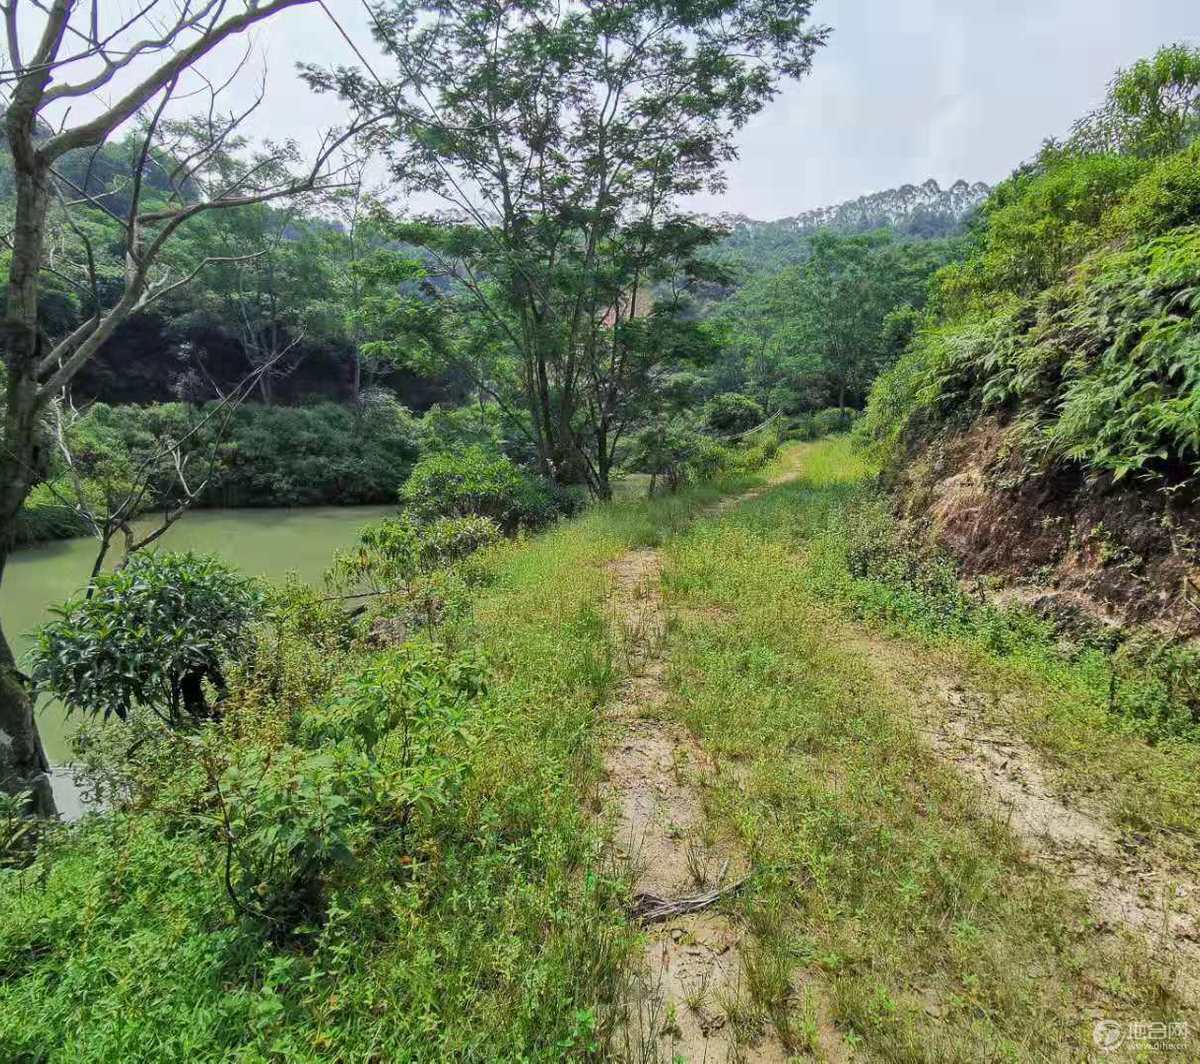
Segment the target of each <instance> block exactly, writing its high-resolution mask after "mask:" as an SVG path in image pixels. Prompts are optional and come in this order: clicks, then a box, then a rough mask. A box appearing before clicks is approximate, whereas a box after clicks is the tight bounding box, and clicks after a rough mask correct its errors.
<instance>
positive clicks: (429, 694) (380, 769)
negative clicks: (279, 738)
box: [206, 643, 483, 939]
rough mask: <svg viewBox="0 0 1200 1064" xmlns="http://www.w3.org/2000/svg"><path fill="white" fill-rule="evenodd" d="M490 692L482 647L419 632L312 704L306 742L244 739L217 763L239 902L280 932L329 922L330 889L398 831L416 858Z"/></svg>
mask: <svg viewBox="0 0 1200 1064" xmlns="http://www.w3.org/2000/svg"><path fill="white" fill-rule="evenodd" d="M482 693H483V673H482V670H481V668H480V666H479V664H478V663H477V662H476V661H475V660H474V659H472V658H469V657H464V656H453V655H450V654H448V653H447V652H446V651H445V650H444V649H443V648H442V647H440V646H437V645H435V644H430V643H408V644H405V645H404V646H402V647H401V648H399V649H398V650H395V651H393V652H390V653H387V654H381V655H377V656H375V657H374V658H372V659H371V660H370V661H369V662H368V663H367V664H366V665H365V666H363V667H362V668H361V669H360V671H358V672H357V673H355V674H354V675H352V676H351V677H350V678H349V679H346V680H344V681H343V682H342V683H341V684H340V685H339V686H338V688H337V690H336V691H335V692H334V694H333V695H332V696H331V697H330V699H329V700H328V702H327V704H326V705H325V706H324V707H323V708H320V709H316V710H313V711H312V712H311V713H310V714H308V715H307V716H306V717H305V718H304V720H303V722H302V724H301V727H300V732H299V742H298V743H296V744H287V745H284V746H281V747H273V748H259V747H252V748H249V749H244V750H242V751H240V752H239V753H238V754H237V755H236V756H235V757H234V759H233V760H232V762H231V763H230V764H229V765H228V766H226V767H225V768H224V770H223V771H218V768H217V766H218V765H219V761H218V760H217V759H216V758H215V757H213V756H212V753H211V752H210V754H209V755H208V757H207V758H206V764H207V765H208V766H209V770H210V775H211V794H210V801H211V802H212V804H213V805H214V806H215V807H216V809H217V811H218V822H219V827H220V836H221V840H222V842H223V845H224V850H225V886H226V891H227V893H228V895H229V897H230V899H231V901H232V902H233V904H234V906H235V908H236V909H237V910H238V912H239V913H241V914H242V915H243V916H246V917H249V918H251V919H252V920H254V921H255V922H257V923H260V924H261V925H262V926H263V927H264V928H265V929H266V930H267V931H268V932H269V933H270V934H271V935H272V936H273V937H275V938H279V939H287V938H291V937H294V936H296V935H298V934H304V933H311V932H313V931H315V930H316V929H317V928H319V927H320V926H321V924H323V923H324V920H325V912H326V905H327V901H328V897H329V892H330V890H331V889H332V888H333V887H334V886H335V885H336V884H337V883H338V882H339V881H340V878H341V877H343V876H344V875H346V874H347V873H348V872H350V871H351V870H352V869H353V868H354V866H355V864H356V863H357V862H358V861H359V860H360V859H361V858H362V856H363V854H364V851H365V850H367V849H368V848H369V847H373V846H378V845H380V844H382V842H383V840H384V839H386V840H387V843H386V844H387V845H388V846H389V848H390V849H391V851H392V853H393V856H394V859H395V860H396V862H397V864H399V863H400V862H402V861H411V859H412V857H413V853H414V842H415V832H416V831H417V830H418V828H419V827H424V828H425V829H427V830H429V829H431V828H432V825H433V819H434V817H435V816H436V815H437V814H438V813H440V812H441V811H443V810H446V809H448V808H449V807H450V805H451V804H452V803H453V802H454V801H455V799H456V797H457V795H458V793H459V791H460V789H461V787H462V785H463V783H464V781H465V779H466V776H467V771H468V759H467V756H466V753H467V749H468V746H469V743H470V735H469V733H468V730H467V725H468V723H469V720H470V716H471V711H472V707H473V705H474V703H475V701H476V700H477V699H478V698H479V697H480V696H481V695H482Z"/></svg>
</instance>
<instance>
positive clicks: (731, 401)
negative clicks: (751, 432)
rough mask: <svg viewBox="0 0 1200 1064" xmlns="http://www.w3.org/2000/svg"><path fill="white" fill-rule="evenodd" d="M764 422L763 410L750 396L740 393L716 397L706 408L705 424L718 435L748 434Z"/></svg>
mask: <svg viewBox="0 0 1200 1064" xmlns="http://www.w3.org/2000/svg"><path fill="white" fill-rule="evenodd" d="M762 420H763V408H762V407H761V406H760V405H759V404H758V403H757V402H756V401H755V400H753V399H751V398H750V396H748V395H742V394H741V393H739V392H726V393H725V394H723V395H714V396H713V397H712V398H711V399H710V400H709V401H708V402H707V403H706V404H705V407H704V423H705V425H707V427H708V428H709V429H710V430H711V431H713V432H717V433H722V434H726V435H728V434H732V433H736V432H746V431H747V430H748V429H752V428H754V426H755V425H758V424H761V423H762Z"/></svg>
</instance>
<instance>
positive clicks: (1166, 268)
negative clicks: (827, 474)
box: [866, 46, 1200, 495]
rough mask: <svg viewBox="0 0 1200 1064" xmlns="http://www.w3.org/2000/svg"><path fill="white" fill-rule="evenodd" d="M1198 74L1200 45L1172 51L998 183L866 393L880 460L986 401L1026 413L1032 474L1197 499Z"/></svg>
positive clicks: (983, 409)
mask: <svg viewBox="0 0 1200 1064" xmlns="http://www.w3.org/2000/svg"><path fill="white" fill-rule="evenodd" d="M1198 85H1200V53H1197V52H1196V50H1195V49H1189V48H1188V47H1186V46H1176V47H1172V48H1166V49H1163V50H1162V51H1161V52H1160V53H1159V54H1158V55H1157V56H1155V57H1154V58H1153V59H1151V60H1146V61H1143V62H1141V63H1138V64H1136V65H1135V66H1134V67H1133V68H1131V69H1130V70H1129V71H1126V72H1123V73H1122V74H1120V75H1119V76H1118V77H1117V79H1116V80H1115V81H1114V82H1113V84H1112V86H1111V88H1110V93H1109V97H1108V100H1107V101H1106V103H1105V105H1104V106H1103V107H1102V108H1101V109H1100V110H1098V111H1097V112H1095V113H1094V114H1092V115H1089V116H1086V117H1085V118H1084V119H1082V120H1081V121H1080V122H1079V123H1078V124H1077V126H1076V128H1075V130H1074V132H1073V134H1072V136H1071V137H1070V138H1069V139H1068V140H1067V141H1065V142H1063V143H1051V144H1049V145H1047V147H1046V148H1044V149H1043V151H1042V152H1041V154H1040V155H1039V157H1038V158H1037V159H1036V161H1035V162H1034V163H1033V164H1031V165H1029V166H1026V167H1023V168H1021V169H1019V170H1018V171H1017V172H1016V173H1015V174H1014V175H1013V176H1012V177H1011V178H1009V179H1008V180H1007V181H1005V182H1004V183H1003V184H1002V185H1000V186H999V187H998V188H997V189H996V190H995V191H994V192H993V194H992V195H991V196H990V197H989V199H988V200H987V202H986V203H985V204H984V205H983V207H982V209H981V215H980V220H979V222H978V224H977V225H976V226H975V229H974V232H973V250H972V252H971V254H970V255H969V256H968V258H967V259H966V260H965V261H964V262H962V263H958V264H954V265H951V266H949V267H946V268H945V269H943V270H942V271H941V272H940V273H939V274H938V275H937V276H936V278H935V280H934V284H933V292H932V298H931V300H930V304H929V309H928V310H927V312H926V313H925V315H924V318H923V320H922V322H921V324H920V326H919V328H918V330H917V333H916V336H915V338H914V341H913V342H912V344H911V346H910V348H909V350H908V351H907V353H906V354H905V355H904V356H903V357H902V358H901V359H900V360H899V362H898V363H897V364H896V366H895V367H894V368H892V369H891V370H889V371H888V372H886V373H884V374H883V375H882V376H881V377H880V378H879V380H878V382H877V383H876V385H875V387H874V389H873V392H872V398H871V402H870V406H869V409H868V412H867V418H866V430H867V434H868V436H869V437H870V438H871V439H872V441H873V442H874V444H875V447H876V453H877V455H878V456H879V457H880V458H881V459H882V460H883V461H884V463H885V464H887V463H889V462H892V463H897V462H901V461H903V460H904V458H905V456H906V455H907V453H908V451H909V450H910V449H911V448H912V447H913V446H914V444H916V443H917V442H919V441H921V440H927V439H929V438H930V437H931V436H933V435H934V434H936V433H937V432H938V431H939V430H941V429H943V428H946V427H950V428H953V427H955V426H958V427H961V426H963V425H967V424H970V423H971V422H972V421H974V420H975V419H977V418H979V417H980V416H981V415H983V414H985V413H992V414H998V415H1001V416H1003V417H1004V418H1005V419H1007V420H1008V421H1010V422H1011V423H1013V424H1014V425H1015V426H1016V428H1017V435H1016V437H1015V439H1014V443H1013V445H1012V446H1013V448H1014V449H1016V450H1019V451H1020V452H1021V453H1022V456H1023V458H1024V461H1025V463H1026V466H1027V468H1028V469H1029V470H1030V471H1041V470H1045V469H1047V468H1051V467H1060V468H1070V469H1075V470H1076V471H1077V472H1078V473H1079V474H1080V475H1082V476H1086V477H1091V478H1094V479H1098V480H1100V481H1101V482H1102V483H1105V484H1109V483H1114V482H1120V481H1122V480H1126V479H1129V480H1132V479H1135V478H1140V479H1141V480H1143V481H1144V482H1145V484H1146V486H1147V487H1150V488H1170V489H1171V490H1172V491H1173V492H1175V493H1179V492H1180V491H1182V492H1184V493H1185V494H1186V493H1191V494H1192V495H1194V492H1195V489H1196V480H1195V472H1196V468H1197V463H1198V461H1200V324H1198V323H1200V176H1198V175H1200V143H1198V142H1196V141H1195V140H1194V137H1195V136H1196V133H1197V130H1198V128H1200V127H1198V125H1197V123H1198V122H1200V118H1198V117H1197V112H1196V109H1195V105H1194V101H1195V93H1196V89H1197V86H1198ZM1167 101H1173V103H1172V104H1168V103H1167Z"/></svg>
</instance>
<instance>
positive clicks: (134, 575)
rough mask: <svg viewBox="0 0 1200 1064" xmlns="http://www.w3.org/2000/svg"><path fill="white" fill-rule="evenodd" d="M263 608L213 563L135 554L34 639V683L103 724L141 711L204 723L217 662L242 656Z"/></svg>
mask: <svg viewBox="0 0 1200 1064" xmlns="http://www.w3.org/2000/svg"><path fill="white" fill-rule="evenodd" d="M260 602H261V598H260V595H259V592H258V590H257V589H256V587H255V585H254V583H253V582H252V581H250V580H247V579H245V578H243V577H241V576H239V575H237V574H236V573H235V572H234V571H233V570H232V569H230V568H229V567H227V566H226V565H224V564H222V563H221V562H220V561H219V560H217V559H216V558H215V557H213V556H211V555H198V554H192V553H186V554H135V555H134V556H133V557H132V558H131V559H130V560H129V564H128V565H126V566H125V567H124V568H123V569H121V570H119V571H118V572H115V573H112V574H110V575H102V576H100V577H97V579H96V581H95V584H94V588H93V594H92V596H91V597H90V598H87V597H84V596H80V597H78V598H75V599H72V600H70V601H68V602H67V603H66V604H65V605H64V606H62V607H61V608H59V609H57V610H56V611H55V612H56V613H57V614H58V617H57V619H56V620H53V621H51V622H49V623H48V624H45V625H43V626H42V627H41V628H40V629H39V630H38V631H37V632H36V634H35V639H36V642H35V644H34V648H33V650H32V652H31V660H32V675H33V683H34V685H35V686H36V687H37V688H39V689H41V690H45V691H49V692H50V693H52V694H53V695H55V696H56V697H58V698H60V699H62V701H63V702H65V703H66V705H67V708H68V710H81V711H83V712H85V713H89V714H100V715H102V716H103V717H105V718H107V717H109V716H110V715H115V716H117V717H119V718H120V719H122V720H124V719H125V718H126V717H127V716H128V715H129V712H130V711H131V710H132V709H133V708H134V707H138V706H140V707H144V708H146V709H149V710H151V711H153V712H154V713H155V714H157V715H158V716H159V717H160V718H162V719H163V720H165V721H167V722H168V723H170V724H172V725H179V724H181V723H183V722H184V721H185V720H186V719H188V718H191V719H192V720H197V719H201V718H204V717H208V716H210V715H211V713H212V708H211V707H210V706H209V704H208V698H207V695H206V693H205V690H204V685H205V683H206V682H207V683H211V684H212V685H213V686H215V687H216V688H217V689H218V690H221V689H223V688H224V685H225V679H224V674H223V672H222V663H221V659H222V658H223V657H224V656H225V655H232V654H235V653H237V652H238V650H239V649H240V648H241V645H242V642H243V639H244V636H245V629H246V626H247V624H248V623H249V622H250V621H251V619H252V618H253V617H254V616H255V615H256V613H257V611H258V609H259V606H260Z"/></svg>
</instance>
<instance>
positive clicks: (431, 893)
mask: <svg viewBox="0 0 1200 1064" xmlns="http://www.w3.org/2000/svg"><path fill="white" fill-rule="evenodd" d="M757 479H758V478H757V477H756V476H746V477H742V478H740V479H738V480H731V481H728V482H725V483H722V484H717V485H707V486H702V487H697V488H694V489H691V490H689V491H686V492H683V493H681V494H679V495H678V496H674V497H670V498H663V499H656V500H644V499H630V500H625V501H622V502H619V503H614V504H612V505H609V506H603V507H596V508H593V509H592V510H590V511H588V512H587V513H586V514H584V515H583V516H582V517H580V518H578V519H576V520H573V521H569V522H565V523H563V524H561V525H560V526H558V527H557V528H556V529H554V530H552V531H550V532H548V533H546V534H544V535H540V536H536V537H533V538H531V539H526V540H522V541H518V542H513V543H506V544H503V545H501V546H500V547H498V548H495V549H493V550H490V551H488V552H485V554H484V555H482V556H476V558H475V559H473V561H472V563H471V566H472V573H473V577H472V579H473V587H474V590H473V591H472V592H471V594H470V597H469V599H468V600H467V601H466V602H465V603H464V605H463V608H461V609H460V610H458V611H457V612H456V614H455V616H454V618H453V619H451V620H449V621H448V622H447V623H446V624H445V625H443V626H442V627H441V629H440V630H439V632H438V633H437V637H438V639H439V640H440V641H441V643H442V644H444V646H445V648H446V653H447V654H449V655H455V654H460V653H462V654H467V653H470V654H473V655H478V656H480V657H482V659H483V662H484V664H485V671H486V674H487V677H488V685H487V691H486V695H485V696H483V697H482V698H480V699H479V700H478V701H477V703H476V704H475V705H474V707H473V710H472V714H473V715H472V718H471V719H470V720H469V721H468V728H469V730H470V732H471V733H472V734H473V736H474V742H473V743H472V744H471V745H470V747H469V748H468V751H467V753H466V755H465V756H466V757H467V760H468V764H467V766H466V767H467V769H468V772H467V782H466V784H465V785H464V787H463V789H462V791H461V792H460V793H459V794H458V795H457V797H456V800H455V801H454V803H453V804H452V805H451V806H450V807H449V808H447V809H442V810H440V811H437V812H436V813H430V814H429V815H428V816H427V817H424V818H422V819H421V820H420V826H421V830H422V842H421V844H420V846H419V847H418V848H417V849H416V850H415V851H414V853H413V855H412V856H409V855H408V854H406V853H400V851H399V850H398V849H397V847H396V845H395V841H394V837H393V836H391V835H388V834H385V835H383V836H381V837H377V838H376V841H375V842H373V843H372V844H371V846H370V848H369V849H368V850H367V851H366V852H364V853H362V854H360V855H359V857H358V859H357V861H356V862H355V863H354V865H353V866H352V867H351V868H349V869H348V870H347V871H344V872H341V873H338V874H337V875H336V876H334V877H333V878H332V879H331V887H330V890H329V895H328V904H327V909H326V916H325V919H324V920H323V921H322V922H321V925H320V926H319V927H314V928H308V929H305V930H303V932H302V934H301V936H300V937H299V938H298V939H293V940H291V941H288V942H286V943H278V942H273V941H272V940H271V937H270V936H267V935H264V934H263V933H262V929H261V927H255V926H253V924H252V922H248V921H247V920H245V919H239V918H238V916H237V914H236V913H235V912H233V911H232V910H231V908H230V905H229V902H228V899H227V897H226V895H225V891H224V889H223V885H222V877H221V868H222V860H223V847H222V845H221V844H220V833H219V827H218V825H217V824H215V823H214V818H213V815H212V808H211V793H210V792H208V791H207V790H206V788H205V787H204V786H203V785H202V783H200V782H198V781H197V776H198V772H197V770H196V768H195V765H194V763H193V762H194V756H193V754H192V753H191V752H190V751H191V747H188V746H187V745H186V744H185V745H184V746H182V747H180V746H179V745H178V744H176V746H174V747H172V748H171V750H172V753H171V758H173V759H174V760H169V759H165V758H164V760H162V761H161V762H160V763H151V764H147V765H144V766H143V774H144V775H151V776H153V774H155V773H160V774H161V775H162V777H163V779H162V783H161V786H158V787H156V786H151V788H150V791H149V795H148V797H144V799H143V800H142V801H140V802H139V803H138V805H137V808H136V810H135V811H129V812H122V813H114V814H110V815H107V816H103V817H98V818H92V819H91V820H89V821H86V822H84V823H82V824H80V825H78V826H76V827H74V828H71V829H66V830H63V831H61V832H60V833H59V834H58V835H57V836H55V837H52V838H51V839H49V840H48V841H47V843H46V845H45V846H44V847H43V850H42V852H41V854H40V856H39V857H38V859H37V860H36V861H35V863H34V864H33V865H32V866H31V867H29V868H26V869H24V870H20V871H0V1058H2V1059H4V1060H42V1059H55V1060H71V1061H91V1060H96V1061H99V1060H105V1061H108V1060H122V1061H136V1060H162V1059H189V1060H192V1059H195V1060H200V1059H234V1058H236V1059H244V1060H268V1059H286V1060H317V1059H330V1058H331V1057H332V1058H336V1059H339V1060H368V1059H373V1060H381V1059H385V1060H414V1059H425V1060H447V1059H456V1060H469V1059H476V1060H488V1061H490V1060H497V1059H522V1060H533V1059H544V1060H559V1059H562V1058H564V1057H567V1056H576V1055H586V1054H588V1053H591V1052H595V1051H597V1050H598V1048H599V1047H600V1046H601V1045H602V1044H603V1042H604V1040H605V1038H606V1034H607V1031H606V1025H607V1023H608V1020H607V1017H608V1005H609V1004H610V1003H611V1002H612V1001H613V1000H614V998H615V995H616V994H617V992H618V987H619V984H620V981H621V980H622V979H623V971H624V964H625V960H626V955H627V952H628V950H629V948H630V946H631V932H630V931H629V929H628V925H627V921H626V920H625V917H624V912H623V904H624V901H625V894H624V891H625V884H624V883H623V882H621V881H619V880H618V879H617V878H616V877H615V876H614V875H612V874H610V872H609V870H608V869H607V866H606V864H605V863H604V862H603V861H602V860H601V840H600V838H599V837H598V836H599V831H598V828H597V827H596V825H595V824H594V823H593V822H592V820H591V818H590V815H589V814H588V813H587V812H586V811H585V809H586V805H587V799H588V797H589V796H590V795H591V794H592V793H593V791H594V784H595V780H596V775H597V772H598V764H599V760H598V749H597V743H598V737H597V734H596V722H597V711H596V710H597V706H598V705H599V704H600V703H601V702H602V701H603V700H604V699H605V698H606V697H607V695H608V692H609V689H610V686H611V685H612V684H613V683H614V682H615V680H616V679H617V673H618V671H619V663H618V662H617V660H616V658H615V656H614V654H613V653H612V651H611V648H610V647H609V644H608V641H607V638H608V637H607V635H606V628H605V625H604V623H603V618H602V612H601V611H602V606H603V600H604V596H605V593H606V586H605V579H604V575H603V572H602V565H603V563H604V562H606V561H608V560H609V559H610V558H612V557H614V556H615V555H616V554H618V553H620V552H621V551H623V550H626V549H628V548H630V547H633V546H643V545H651V544H657V543H659V542H662V541H663V540H664V539H666V538H669V537H670V536H671V535H673V534H675V533H677V532H679V531H680V530H682V529H683V528H685V527H686V526H687V524H688V523H689V522H690V521H691V520H692V518H693V517H694V515H695V513H696V512H697V510H698V508H700V507H702V506H705V505H708V504H709V503H711V502H712V501H713V500H714V499H715V498H717V497H718V496H719V495H720V494H721V493H722V492H725V491H730V490H738V489H742V488H745V487H747V486H749V485H751V484H753V483H755V482H757ZM322 616H323V615H320V614H314V615H313V617H314V618H315V620H314V621H313V623H312V624H311V625H309V627H311V628H313V629H314V631H306V630H305V624H306V623H307V622H304V623H300V624H297V625H295V626H293V628H291V629H289V634H288V636H287V638H286V639H285V640H282V641H281V642H280V643H279V645H278V646H277V647H275V648H274V649H273V650H272V651H271V654H272V657H273V659H274V658H278V661H275V660H273V661H272V662H271V667H272V668H273V669H275V670H276V672H275V673H274V675H276V676H277V677H279V679H278V682H275V683H274V684H273V685H272V687H271V693H269V694H264V693H263V691H262V690H260V689H258V688H254V686H253V685H252V684H251V685H248V686H247V688H246V690H245V691H234V692H233V694H232V696H231V700H230V704H231V706H232V707H233V708H231V709H230V710H229V711H228V712H227V715H226V720H225V721H224V722H223V723H222V724H221V725H219V726H215V727H217V728H218V729H219V734H216V735H214V737H213V738H214V740H215V745H216V746H218V747H221V748H224V749H225V750H233V751H234V752H237V751H244V750H249V749H250V748H252V747H255V745H256V744H257V747H258V748H265V749H267V750H276V749H281V748H282V747H281V746H280V742H281V740H280V738H279V735H280V734H281V733H283V732H287V731H291V732H295V731H297V730H301V731H302V730H303V728H304V722H305V720H306V719H307V718H308V717H309V716H310V715H311V714H312V713H319V712H320V711H321V709H320V706H321V703H322V700H323V699H324V698H325V697H326V692H327V690H328V687H329V684H330V683H331V682H333V681H335V680H336V679H337V678H338V677H339V676H342V675H345V674H347V673H351V672H353V671H355V670H359V669H362V668H363V667H364V666H365V665H366V664H368V663H369V662H370V661H371V660H372V654H371V653H370V652H369V651H367V650H365V649H364V648H363V647H362V645H361V644H355V645H353V646H351V647H350V648H348V649H347V648H346V647H343V646H342V645H341V643H340V642H339V638H340V637H338V636H337V635H336V633H333V634H331V633H330V632H329V631H320V630H319V629H321V628H323V627H324V626H323V623H322V622H321V617H322ZM260 686H261V685H260ZM252 688H253V689H252ZM125 745H128V743H127V742H126V743H125ZM122 749H124V746H122ZM150 749H151V747H145V748H143V751H142V755H141V756H150V755H148V754H147V753H146V751H148V750H150Z"/></svg>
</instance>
